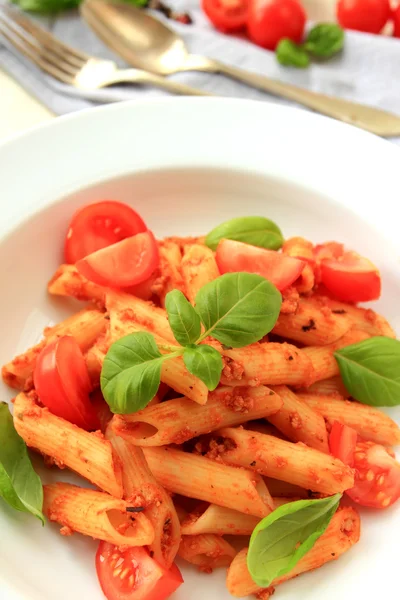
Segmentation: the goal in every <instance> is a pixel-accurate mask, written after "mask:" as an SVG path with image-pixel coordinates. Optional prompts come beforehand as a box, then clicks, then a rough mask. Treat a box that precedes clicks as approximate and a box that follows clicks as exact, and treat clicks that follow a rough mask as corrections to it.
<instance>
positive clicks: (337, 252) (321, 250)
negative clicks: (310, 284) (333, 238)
mask: <svg viewBox="0 0 400 600" xmlns="http://www.w3.org/2000/svg"><path fill="white" fill-rule="evenodd" d="M313 253H314V258H315V260H316V262H321V261H322V260H324V259H326V258H330V259H333V258H340V257H341V256H343V254H344V246H343V244H339V243H338V242H325V243H324V244H317V245H316V246H315V248H314V250H313Z"/></svg>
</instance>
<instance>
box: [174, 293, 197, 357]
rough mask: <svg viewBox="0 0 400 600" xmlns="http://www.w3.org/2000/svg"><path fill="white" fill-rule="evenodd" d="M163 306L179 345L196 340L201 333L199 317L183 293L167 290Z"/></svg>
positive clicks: (192, 342) (185, 344)
mask: <svg viewBox="0 0 400 600" xmlns="http://www.w3.org/2000/svg"><path fill="white" fill-rule="evenodd" d="M165 308H166V309H167V313H168V321H169V324H170V326H171V329H172V333H173V334H174V336H175V339H176V341H177V342H178V343H179V344H181V346H187V345H188V344H194V343H195V342H197V340H198V339H199V337H200V333H201V322H200V317H199V315H198V314H197V312H196V311H195V310H194V308H193V306H192V305H191V304H190V302H189V300H188V299H187V298H186V297H185V295H184V294H182V292H180V291H179V290H173V291H172V292H168V294H167V295H166V296H165Z"/></svg>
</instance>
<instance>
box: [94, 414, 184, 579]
mask: <svg viewBox="0 0 400 600" xmlns="http://www.w3.org/2000/svg"><path fill="white" fill-rule="evenodd" d="M106 436H107V438H108V439H109V440H110V442H111V444H112V446H113V448H114V451H115V453H116V454H117V455H118V456H119V458H120V460H121V463H122V479H123V485H124V498H125V499H126V500H127V501H128V502H129V501H135V502H136V503H137V502H139V504H140V505H141V506H144V507H145V513H144V514H145V515H146V517H148V519H149V520H150V522H151V524H152V525H153V528H154V540H153V542H152V543H150V545H149V550H150V551H151V552H153V556H154V559H155V560H156V561H157V562H158V563H160V564H161V565H163V566H165V568H167V569H169V568H170V566H171V565H172V563H173V562H174V559H175V556H176V554H177V552H178V548H179V543H180V540H181V531H180V524H179V519H178V515H177V514H176V510H175V507H174V504H173V502H172V500H171V497H170V495H169V494H168V493H167V492H166V491H165V490H164V488H163V487H161V486H160V485H159V484H158V483H157V482H156V480H155V478H154V476H153V474H152V472H151V471H150V469H149V467H148V464H147V462H146V459H145V457H144V454H143V451H142V449H141V448H137V447H135V446H132V445H131V444H129V443H128V442H126V441H125V440H123V439H122V438H121V437H119V436H118V435H117V434H116V433H115V429H114V423H113V422H112V423H111V424H110V425H109V426H108V428H107V432H106Z"/></svg>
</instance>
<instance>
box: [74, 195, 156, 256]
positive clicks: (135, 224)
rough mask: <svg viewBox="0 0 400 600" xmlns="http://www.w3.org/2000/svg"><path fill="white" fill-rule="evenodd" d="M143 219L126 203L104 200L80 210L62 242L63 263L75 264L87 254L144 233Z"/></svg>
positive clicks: (145, 228)
mask: <svg viewBox="0 0 400 600" xmlns="http://www.w3.org/2000/svg"><path fill="white" fill-rule="evenodd" d="M146 230H147V227H146V225H145V223H144V221H143V219H142V218H141V217H140V216H139V215H138V214H137V212H135V211H134V210H133V208H131V207H130V206H128V205H127V204H123V203H122V202H115V201H113V200H104V201H103V202H95V203H94V204H88V205H87V206H83V207H82V208H80V209H79V210H78V211H77V212H76V213H75V214H74V216H73V217H72V220H71V223H70V224H69V228H68V233H67V237H66V240H65V250H64V251H65V260H66V262H67V263H71V264H73V263H76V262H77V261H78V260H80V259H81V258H84V257H85V256H87V255H88V254H92V253H93V252H96V250H100V249H101V248H105V247H106V246H110V245H111V244H115V243H116V242H119V241H120V240H123V239H125V238H127V237H130V236H132V235H136V234H137V233H141V232H143V231H146Z"/></svg>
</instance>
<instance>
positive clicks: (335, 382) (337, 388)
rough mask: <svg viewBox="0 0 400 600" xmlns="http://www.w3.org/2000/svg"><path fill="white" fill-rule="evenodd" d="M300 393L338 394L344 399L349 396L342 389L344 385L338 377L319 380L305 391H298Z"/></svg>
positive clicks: (344, 389)
mask: <svg viewBox="0 0 400 600" xmlns="http://www.w3.org/2000/svg"><path fill="white" fill-rule="evenodd" d="M299 391H301V392H312V393H316V394H339V395H340V396H343V397H344V398H348V397H349V396H350V394H349V392H348V391H347V390H346V388H345V387H344V383H343V381H342V378H341V377H340V375H334V376H333V377H329V378H328V379H320V380H319V381H316V382H315V383H313V384H312V385H310V387H308V388H307V389H306V390H299Z"/></svg>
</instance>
